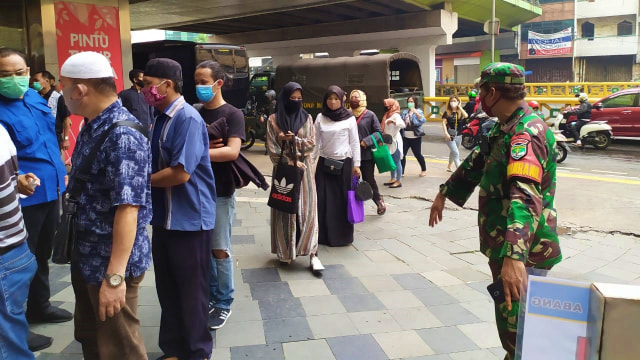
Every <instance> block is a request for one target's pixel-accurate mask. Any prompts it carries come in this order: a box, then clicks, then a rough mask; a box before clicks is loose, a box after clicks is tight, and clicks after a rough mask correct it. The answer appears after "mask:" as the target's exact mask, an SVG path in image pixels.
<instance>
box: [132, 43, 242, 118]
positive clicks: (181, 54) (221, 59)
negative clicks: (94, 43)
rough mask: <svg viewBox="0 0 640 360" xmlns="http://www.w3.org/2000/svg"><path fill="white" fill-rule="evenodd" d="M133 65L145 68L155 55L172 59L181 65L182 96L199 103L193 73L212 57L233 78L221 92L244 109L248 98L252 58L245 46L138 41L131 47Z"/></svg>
mask: <svg viewBox="0 0 640 360" xmlns="http://www.w3.org/2000/svg"><path fill="white" fill-rule="evenodd" d="M131 48H132V53H133V67H134V68H136V69H141V70H144V68H145V66H146V65H147V62H148V61H149V60H151V59H155V58H169V59H173V60H175V61H177V62H178V63H180V65H181V66H182V80H183V85H182V95H183V96H184V98H185V100H186V101H187V102H188V103H189V104H195V103H197V102H198V98H197V97H196V85H195V80H194V78H193V74H194V73H195V71H196V66H197V65H198V64H199V63H201V62H203V61H205V60H213V61H216V62H218V63H219V64H220V65H222V66H223V67H224V69H225V71H226V73H227V74H228V75H229V76H230V77H231V78H232V82H231V85H229V86H228V87H227V88H224V90H223V92H222V94H223V97H224V100H225V101H226V102H228V103H229V104H231V105H233V106H235V107H237V108H239V109H243V108H244V107H245V106H246V104H247V99H248V98H249V58H248V57H247V51H246V49H245V48H244V47H242V46H234V45H228V44H216V43H196V42H193V41H181V40H160V41H150V42H143V43H135V44H133V45H132V46H131Z"/></svg>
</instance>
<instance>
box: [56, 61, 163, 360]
mask: <svg viewBox="0 0 640 360" xmlns="http://www.w3.org/2000/svg"><path fill="white" fill-rule="evenodd" d="M60 83H61V84H62V86H63V89H64V90H63V96H64V98H65V102H66V104H67V106H68V107H69V110H70V111H71V112H72V113H74V114H77V115H80V116H83V117H85V119H87V120H86V124H85V126H84V127H83V128H82V131H81V132H80V134H79V135H78V141H77V143H76V147H75V150H74V152H73V157H72V161H73V168H72V170H71V176H70V180H69V181H70V183H69V185H70V188H71V187H76V186H78V188H79V189H80V196H79V199H78V205H77V212H76V243H75V247H74V254H73V256H72V260H71V283H72V285H73V291H74V293H75V295H76V308H75V331H74V334H75V338H76V340H78V341H79V342H80V343H81V344H82V353H83V355H84V358H85V359H146V358H147V354H146V350H145V346H144V342H143V339H142V335H141V333H140V320H139V319H138V318H137V316H136V312H137V306H138V288H139V285H140V282H142V279H143V278H144V273H145V271H146V270H147V268H148V267H149V264H150V263H151V243H150V241H149V236H148V234H147V230H146V225H147V224H148V223H149V221H150V220H151V182H150V178H151V156H150V155H151V153H150V149H149V143H148V141H147V138H146V136H145V135H144V134H143V133H142V132H141V131H144V129H143V128H142V125H141V124H140V122H139V121H138V120H137V119H136V118H135V117H134V116H133V115H131V113H129V112H128V111H127V110H126V109H125V108H124V107H123V106H122V103H121V102H120V100H119V99H118V94H117V91H116V85H115V80H114V77H113V70H112V69H111V65H110V64H109V60H107V58H106V57H104V56H103V55H101V54H98V53H95V52H81V53H77V54H75V55H72V56H71V57H69V58H68V59H67V60H66V61H65V63H64V64H63V65H62V67H61V68H60ZM120 121H132V122H134V123H136V124H137V125H138V126H139V127H140V129H134V128H132V127H130V126H118V127H115V128H113V129H112V130H111V131H110V133H109V135H108V136H107V137H106V139H105V141H104V143H102V145H100V144H97V142H98V141H100V138H101V135H102V134H104V132H105V131H108V129H109V128H110V126H111V125H113V124H114V123H117V122H120ZM95 145H98V146H100V147H99V150H98V151H97V153H96V156H95V158H94V159H87V156H88V154H89V152H91V149H92V148H93V147H94V146H95ZM87 161H90V163H91V167H90V170H88V172H89V173H88V174H79V171H80V170H81V169H82V168H83V167H85V165H84V164H85V163H86V162H87ZM80 176H82V178H83V179H85V181H81V180H80ZM74 192H75V190H74Z"/></svg>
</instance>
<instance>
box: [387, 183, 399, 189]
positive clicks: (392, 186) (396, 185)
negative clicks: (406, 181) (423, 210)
mask: <svg viewBox="0 0 640 360" xmlns="http://www.w3.org/2000/svg"><path fill="white" fill-rule="evenodd" d="M389 187H390V188H392V189H397V188H399V187H402V183H401V182H399V183H397V184H393V185H389Z"/></svg>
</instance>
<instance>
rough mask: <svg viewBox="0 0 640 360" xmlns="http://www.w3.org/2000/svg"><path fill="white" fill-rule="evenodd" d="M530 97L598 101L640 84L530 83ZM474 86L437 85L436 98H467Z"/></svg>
mask: <svg viewBox="0 0 640 360" xmlns="http://www.w3.org/2000/svg"><path fill="white" fill-rule="evenodd" d="M525 86H526V88H527V92H528V93H529V96H530V97H571V96H575V95H576V94H578V93H580V92H584V93H587V95H589V97H590V98H592V99H598V98H601V97H605V96H608V95H611V94H613V93H615V92H618V91H620V90H625V89H631V88H637V87H640V82H602V83H589V82H582V83H578V82H572V83H528V84H526V85H525ZM471 89H473V84H436V96H450V95H453V94H456V95H458V96H467V94H468V93H469V90H471Z"/></svg>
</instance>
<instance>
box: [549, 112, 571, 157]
mask: <svg viewBox="0 0 640 360" xmlns="http://www.w3.org/2000/svg"><path fill="white" fill-rule="evenodd" d="M555 122H556V120H554V119H553V118H549V120H547V121H546V123H547V126H549V129H551V131H553V137H554V138H555V139H556V163H558V164H560V163H561V162H563V161H565V160H566V159H567V156H568V155H569V152H570V151H571V150H570V149H569V146H568V145H567V141H568V140H567V137H566V136H564V135H563V134H562V131H561V130H558V129H556V128H555Z"/></svg>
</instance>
